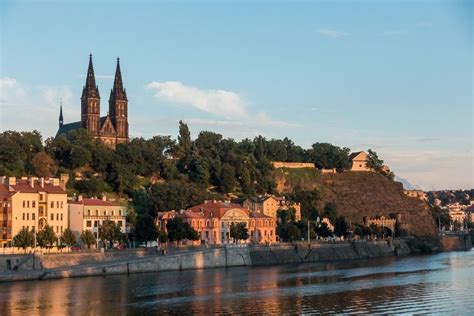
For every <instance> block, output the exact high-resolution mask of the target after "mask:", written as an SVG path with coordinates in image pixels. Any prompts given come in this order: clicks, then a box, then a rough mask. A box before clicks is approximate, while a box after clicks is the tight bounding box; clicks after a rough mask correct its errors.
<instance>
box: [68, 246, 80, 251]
mask: <svg viewBox="0 0 474 316" xmlns="http://www.w3.org/2000/svg"><path fill="white" fill-rule="evenodd" d="M71 251H82V249H81V248H79V247H77V246H72V247H71Z"/></svg>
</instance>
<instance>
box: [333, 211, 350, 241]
mask: <svg viewBox="0 0 474 316" xmlns="http://www.w3.org/2000/svg"><path fill="white" fill-rule="evenodd" d="M348 229H349V225H348V224H347V222H346V220H345V218H344V217H343V216H338V217H337V219H336V223H335V224H334V234H336V236H339V237H343V236H346V235H347V230H348Z"/></svg>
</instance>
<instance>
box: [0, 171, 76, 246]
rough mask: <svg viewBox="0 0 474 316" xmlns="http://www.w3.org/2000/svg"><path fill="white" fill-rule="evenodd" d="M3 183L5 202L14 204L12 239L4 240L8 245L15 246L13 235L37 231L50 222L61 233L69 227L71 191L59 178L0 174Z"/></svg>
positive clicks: (8, 222)
mask: <svg viewBox="0 0 474 316" xmlns="http://www.w3.org/2000/svg"><path fill="white" fill-rule="evenodd" d="M0 186H1V187H2V189H0V191H1V192H3V194H2V199H3V201H2V202H3V203H6V205H7V208H8V203H10V207H11V209H10V210H8V212H11V223H10V221H7V224H6V227H7V237H8V236H9V238H7V240H6V241H3V243H4V246H5V244H7V245H11V243H10V242H11V238H13V237H14V236H15V235H17V234H18V233H19V232H20V230H22V229H23V228H26V229H28V230H30V231H35V232H36V231H39V230H42V229H43V228H44V227H45V226H46V225H48V226H51V227H52V228H53V231H54V232H55V233H56V235H58V236H60V235H61V234H62V233H63V231H64V230H65V229H66V228H67V227H68V211H67V194H66V191H64V190H63V189H62V188H61V187H60V186H59V179H49V180H45V179H43V178H39V179H38V178H35V177H31V178H26V177H23V178H21V179H16V178H14V177H9V178H7V177H0ZM5 190H6V191H8V194H6V193H5ZM7 217H8V215H7ZM10 226H11V234H8V231H9V227H10Z"/></svg>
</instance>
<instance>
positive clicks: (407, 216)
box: [275, 169, 437, 237]
mask: <svg viewBox="0 0 474 316" xmlns="http://www.w3.org/2000/svg"><path fill="white" fill-rule="evenodd" d="M275 179H276V181H277V187H278V189H279V191H281V192H288V191H291V190H292V188H293V187H294V186H295V185H297V184H299V185H301V186H302V187H304V188H308V189H309V188H317V189H319V190H320V191H321V192H322V195H323V201H321V205H320V209H321V208H322V206H323V205H324V203H326V202H329V201H332V202H335V203H336V205H337V209H338V212H339V213H340V214H341V215H343V216H345V217H346V219H347V220H350V221H352V222H353V223H361V222H362V221H363V217H364V216H375V215H385V216H388V215H389V214H391V213H399V214H401V216H402V217H401V223H400V224H401V228H402V229H404V230H406V231H407V232H408V233H409V234H410V235H414V236H419V237H436V236H437V229H436V224H435V222H434V220H433V218H432V216H431V214H430V211H429V208H428V205H427V204H426V203H425V202H423V201H421V200H418V199H416V198H410V197H406V196H405V195H404V194H403V186H402V184H401V183H399V182H394V181H391V180H389V179H387V178H386V177H384V176H382V175H380V174H376V173H372V172H344V173H338V174H323V175H322V174H319V172H318V171H316V170H311V169H299V170H296V169H293V170H289V169H286V170H280V169H277V170H275Z"/></svg>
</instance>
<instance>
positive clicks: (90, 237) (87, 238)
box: [81, 229, 97, 249]
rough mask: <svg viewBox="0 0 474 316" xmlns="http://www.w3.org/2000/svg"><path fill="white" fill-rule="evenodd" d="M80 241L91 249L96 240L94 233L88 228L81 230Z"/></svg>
mask: <svg viewBox="0 0 474 316" xmlns="http://www.w3.org/2000/svg"><path fill="white" fill-rule="evenodd" d="M81 241H82V242H83V243H84V245H86V246H87V248H89V249H91V245H95V243H96V242H97V240H96V238H95V236H94V234H93V233H92V232H91V231H90V230H89V229H86V230H83V231H82V233H81Z"/></svg>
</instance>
